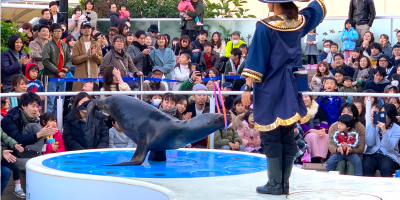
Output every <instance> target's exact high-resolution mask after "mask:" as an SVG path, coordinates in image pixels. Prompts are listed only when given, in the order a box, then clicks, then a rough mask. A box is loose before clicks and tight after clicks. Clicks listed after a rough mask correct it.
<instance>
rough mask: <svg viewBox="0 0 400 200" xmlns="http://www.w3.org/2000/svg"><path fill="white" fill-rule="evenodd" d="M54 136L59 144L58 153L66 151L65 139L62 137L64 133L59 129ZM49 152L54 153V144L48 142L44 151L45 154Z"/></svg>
mask: <svg viewBox="0 0 400 200" xmlns="http://www.w3.org/2000/svg"><path fill="white" fill-rule="evenodd" d="M53 137H54V140H55V141H56V142H58V146H59V148H58V150H57V151H56V153H60V152H64V151H65V146H64V141H63V139H62V135H61V133H60V131H58V132H57V133H56V134H54V136H53ZM48 153H54V152H53V146H51V144H46V152H43V154H48Z"/></svg>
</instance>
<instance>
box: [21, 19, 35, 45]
mask: <svg viewBox="0 0 400 200" xmlns="http://www.w3.org/2000/svg"><path fill="white" fill-rule="evenodd" d="M21 28H22V32H23V33H24V34H25V36H26V37H27V38H28V41H26V42H25V45H26V46H29V44H30V43H31V42H32V41H33V40H34V39H33V32H32V24H31V23H29V22H25V23H23V24H22V26H21Z"/></svg>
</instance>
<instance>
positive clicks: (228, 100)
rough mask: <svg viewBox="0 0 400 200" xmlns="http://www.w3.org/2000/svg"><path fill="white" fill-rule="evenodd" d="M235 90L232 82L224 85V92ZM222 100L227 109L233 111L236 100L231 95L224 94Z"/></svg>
mask: <svg viewBox="0 0 400 200" xmlns="http://www.w3.org/2000/svg"><path fill="white" fill-rule="evenodd" d="M233 89H234V88H233V84H232V83H231V82H225V83H223V84H222V89H221V90H222V91H233ZM222 98H223V100H224V105H225V109H226V110H229V112H231V111H230V110H231V109H233V102H234V101H235V98H234V97H233V96H232V95H229V94H223V95H222ZM232 121H235V120H232Z"/></svg>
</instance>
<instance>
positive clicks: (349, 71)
mask: <svg viewBox="0 0 400 200" xmlns="http://www.w3.org/2000/svg"><path fill="white" fill-rule="evenodd" d="M338 69H339V68H337V67H336V68H335V69H334V70H333V72H332V74H333V75H334V76H335V73H336V70H338ZM340 69H343V70H344V72H345V73H346V76H350V77H351V78H353V77H354V72H355V71H356V70H355V69H354V68H352V67H349V66H348V65H346V64H345V63H343V65H342V67H341V68H340Z"/></svg>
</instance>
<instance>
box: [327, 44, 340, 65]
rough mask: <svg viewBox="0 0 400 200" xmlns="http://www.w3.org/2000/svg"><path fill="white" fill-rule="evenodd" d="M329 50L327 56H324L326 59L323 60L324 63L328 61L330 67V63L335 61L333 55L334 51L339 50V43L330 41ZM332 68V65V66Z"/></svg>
mask: <svg viewBox="0 0 400 200" xmlns="http://www.w3.org/2000/svg"><path fill="white" fill-rule="evenodd" d="M330 48H331V49H330V52H329V53H328V56H327V57H326V59H325V60H324V61H325V62H326V63H328V65H329V67H331V64H332V63H335V58H334V56H335V55H336V53H337V52H338V50H339V45H338V44H336V43H334V42H332V43H331V47H330ZM334 65H335V64H334ZM332 68H333V67H332Z"/></svg>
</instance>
